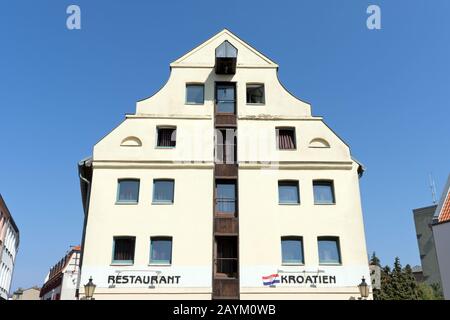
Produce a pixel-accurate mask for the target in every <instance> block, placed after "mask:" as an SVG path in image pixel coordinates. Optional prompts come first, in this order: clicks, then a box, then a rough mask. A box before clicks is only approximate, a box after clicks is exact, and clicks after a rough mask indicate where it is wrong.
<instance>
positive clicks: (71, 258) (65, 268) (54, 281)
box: [39, 246, 81, 300]
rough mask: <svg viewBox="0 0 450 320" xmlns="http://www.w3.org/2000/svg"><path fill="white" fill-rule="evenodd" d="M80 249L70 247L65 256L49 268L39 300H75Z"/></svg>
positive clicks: (78, 275)
mask: <svg viewBox="0 0 450 320" xmlns="http://www.w3.org/2000/svg"><path fill="white" fill-rule="evenodd" d="M80 256H81V247H80V246H75V247H72V248H71V249H70V250H69V251H68V252H67V253H66V254H65V256H64V257H63V258H62V259H61V260H60V261H58V263H56V264H55V265H54V266H53V267H52V268H50V271H49V273H48V274H47V277H46V278H45V282H44V285H43V286H42V288H41V290H40V294H39V297H40V299H41V300H76V290H77V286H78V282H79V277H80Z"/></svg>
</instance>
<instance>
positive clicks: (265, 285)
mask: <svg viewBox="0 0 450 320" xmlns="http://www.w3.org/2000/svg"><path fill="white" fill-rule="evenodd" d="M170 69H171V72H170V77H169V79H168V81H167V83H166V84H165V86H164V87H163V88H161V89H160V90H159V91H158V92H157V93H155V94H154V95H153V96H151V97H149V98H146V99H143V100H141V101H139V102H138V103H137V106H136V113H135V114H129V115H126V118H125V120H124V121H123V122H122V123H121V124H120V125H119V126H118V127H116V128H115V129H114V130H113V131H112V132H110V133H109V134H108V135H106V136H105V137H104V138H103V139H101V140H100V141H99V142H98V143H97V144H95V146H94V150H93V155H92V157H90V158H88V159H85V160H82V161H80V163H79V173H80V183H81V192H82V197H83V205H84V209H85V228H84V232H83V243H82V246H83V248H84V250H83V254H82V270H81V281H80V283H81V286H80V287H81V288H80V293H81V298H82V296H83V289H82V285H83V284H85V283H87V282H88V279H89V278H90V277H92V278H93V282H94V283H95V284H96V285H97V289H96V291H95V299H223V298H229V299H352V298H356V297H359V291H358V288H357V285H358V284H359V283H360V282H361V278H362V277H365V278H366V279H369V278H370V275H369V267H368V259H367V251H366V243H365V235H364V224H363V216H362V210H361V202H360V191H359V179H360V177H361V176H362V173H363V167H362V166H361V164H359V163H358V162H357V161H355V160H354V158H353V157H352V155H351V153H350V148H349V146H348V145H347V144H346V143H345V142H344V141H343V140H342V139H341V138H340V137H339V136H338V135H337V134H336V133H335V132H334V131H332V130H331V129H330V128H329V127H328V126H327V125H326V124H325V122H324V121H323V119H322V118H321V117H317V116H313V115H312V113H311V105H310V104H308V103H306V102H304V101H302V100H300V99H298V98H296V97H294V96H293V95H292V94H291V93H289V92H288V91H287V90H286V89H285V88H284V87H283V85H282V84H281V83H280V81H279V79H278V73H277V72H278V65H277V64H276V63H275V62H274V61H272V60H271V59H269V58H268V57H266V56H265V55H263V54H262V53H260V52H259V51H257V50H256V49H254V48H253V47H251V46H250V45H249V44H247V43H246V42H244V41H243V40H241V39H240V38H238V37H237V36H236V35H234V34H233V33H231V32H230V31H228V30H223V31H221V32H219V33H218V34H216V35H215V36H213V37H212V38H210V39H208V40H207V41H205V42H204V43H202V44H201V45H199V46H197V47H196V48H194V49H193V50H191V51H189V52H188V53H186V54H185V55H183V56H182V57H180V58H179V59H177V60H176V61H174V62H173V63H171V64H170Z"/></svg>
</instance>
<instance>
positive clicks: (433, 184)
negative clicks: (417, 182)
mask: <svg viewBox="0 0 450 320" xmlns="http://www.w3.org/2000/svg"><path fill="white" fill-rule="evenodd" d="M428 178H429V180H430V189H431V197H432V199H433V204H436V184H435V183H434V179H433V174H431V173H430V174H429V175H428Z"/></svg>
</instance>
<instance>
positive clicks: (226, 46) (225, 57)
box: [215, 40, 237, 74]
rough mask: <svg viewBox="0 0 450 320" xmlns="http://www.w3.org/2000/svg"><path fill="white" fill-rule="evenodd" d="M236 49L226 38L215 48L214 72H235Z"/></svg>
mask: <svg viewBox="0 0 450 320" xmlns="http://www.w3.org/2000/svg"><path fill="white" fill-rule="evenodd" d="M236 61H237V49H236V48H235V47H234V46H233V45H232V44H231V43H230V42H228V40H225V41H224V42H222V44H221V45H220V46H218V47H217V48H216V64H215V70H216V74H235V73H236Z"/></svg>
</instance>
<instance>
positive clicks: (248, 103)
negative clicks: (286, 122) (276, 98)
mask: <svg viewBox="0 0 450 320" xmlns="http://www.w3.org/2000/svg"><path fill="white" fill-rule="evenodd" d="M246 105H248V106H265V105H266V104H265V103H251V102H247V103H246Z"/></svg>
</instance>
